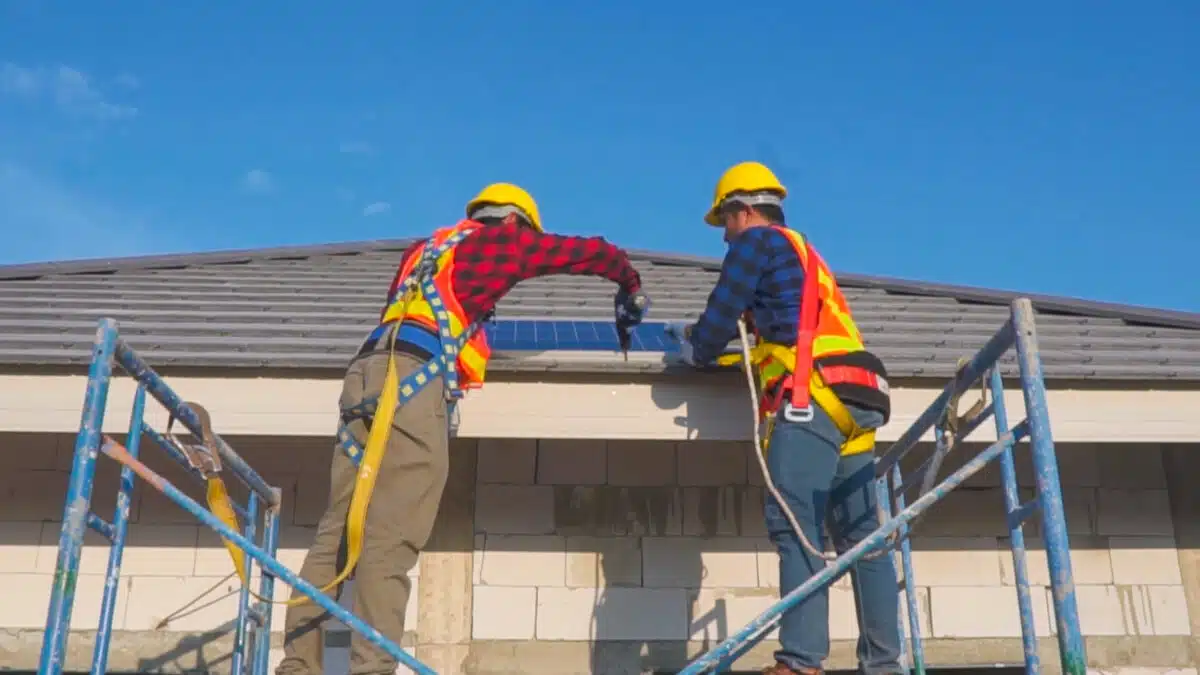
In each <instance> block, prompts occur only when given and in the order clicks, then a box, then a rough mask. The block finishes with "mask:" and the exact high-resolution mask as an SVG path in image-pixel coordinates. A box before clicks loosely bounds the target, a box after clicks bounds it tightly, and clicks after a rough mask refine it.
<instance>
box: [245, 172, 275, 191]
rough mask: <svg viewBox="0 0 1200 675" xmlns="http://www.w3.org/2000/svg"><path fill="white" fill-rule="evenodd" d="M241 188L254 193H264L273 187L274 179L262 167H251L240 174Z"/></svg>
mask: <svg viewBox="0 0 1200 675" xmlns="http://www.w3.org/2000/svg"><path fill="white" fill-rule="evenodd" d="M242 189H244V190H246V191H247V192H252V193H254V194H266V193H268V192H272V191H273V190H274V189H275V179H274V178H273V177H272V176H271V174H269V173H267V172H266V171H263V170H262V169H251V170H249V171H247V172H246V175H245V176H242Z"/></svg>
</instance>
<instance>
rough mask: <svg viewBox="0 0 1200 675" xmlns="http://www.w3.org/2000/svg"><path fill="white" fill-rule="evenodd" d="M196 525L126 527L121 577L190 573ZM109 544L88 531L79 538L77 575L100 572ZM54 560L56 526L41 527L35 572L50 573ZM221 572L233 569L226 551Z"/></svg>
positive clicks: (194, 565) (185, 574) (55, 552)
mask: <svg viewBox="0 0 1200 675" xmlns="http://www.w3.org/2000/svg"><path fill="white" fill-rule="evenodd" d="M199 536H200V526H199V525H142V524H140V523H134V524H131V525H130V526H129V529H128V531H127V533H126V538H125V553H124V554H123V555H122V557H121V575H122V576H190V575H192V574H193V573H194V571H195V567H196V546H197V543H198V541H199ZM111 551H112V546H111V545H109V543H108V540H106V539H104V538H103V537H101V536H100V535H98V534H96V533H94V532H92V531H90V530H89V531H88V532H87V534H85V535H84V538H83V554H82V556H81V557H80V562H79V573H80V574H104V573H105V570H106V569H107V568H108V556H109V553H110V552H111ZM57 559H58V526H57V525H55V526H51V527H46V528H43V530H42V546H41V548H40V549H39V552H38V564H37V568H38V572H42V573H46V574H52V573H53V572H54V567H55V564H56V562H57ZM225 560H226V564H227V565H228V566H227V567H226V568H225V571H224V572H222V574H228V573H230V572H232V571H233V566H232V562H230V560H229V556H228V554H226V557H225Z"/></svg>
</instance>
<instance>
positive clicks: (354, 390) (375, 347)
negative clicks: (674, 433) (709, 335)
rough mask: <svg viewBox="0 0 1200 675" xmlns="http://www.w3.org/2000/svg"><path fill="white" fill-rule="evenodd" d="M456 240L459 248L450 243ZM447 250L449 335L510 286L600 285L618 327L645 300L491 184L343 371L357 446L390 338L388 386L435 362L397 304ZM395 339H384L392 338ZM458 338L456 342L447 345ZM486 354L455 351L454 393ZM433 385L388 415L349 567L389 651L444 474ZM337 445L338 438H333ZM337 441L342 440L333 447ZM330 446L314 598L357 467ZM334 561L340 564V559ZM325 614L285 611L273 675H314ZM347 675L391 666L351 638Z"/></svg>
mask: <svg viewBox="0 0 1200 675" xmlns="http://www.w3.org/2000/svg"><path fill="white" fill-rule="evenodd" d="M456 238H461V239H460V240H459V241H458V243H456V244H454V243H453V241H454V240H455V239H456ZM438 245H451V248H449V252H448V253H447V254H446V255H444V256H442V257H441V259H440V260H439V261H438V262H437V265H436V270H435V271H434V272H433V276H432V279H433V283H434V284H435V286H436V287H437V291H438V295H439V296H440V298H441V300H442V303H443V305H444V308H445V310H446V312H447V313H448V315H449V316H450V318H451V326H457V327H458V330H459V331H461V330H462V328H464V327H466V326H470V325H472V324H475V323H477V322H481V321H483V320H485V318H486V317H487V316H488V315H489V314H490V313H491V312H492V310H493V309H494V308H495V306H496V303H497V302H499V301H500V299H501V298H503V297H504V295H505V294H506V293H508V292H509V291H510V290H512V288H513V287H514V286H516V285H517V283H519V282H521V281H524V280H526V279H532V278H534V277H541V276H547V275H552V274H573V275H585V276H594V277H602V278H605V279H608V280H610V281H612V282H613V283H615V284H616V285H617V286H618V289H617V293H616V296H615V298H614V310H615V314H616V320H617V322H618V324H620V325H623V326H626V327H628V326H632V325H634V324H636V323H638V322H640V321H641V318H642V316H644V313H645V310H646V308H647V307H648V304H649V302H648V299H647V298H646V296H645V295H644V294H643V293H642V290H641V278H640V277H639V275H638V273H637V270H635V269H634V268H633V265H632V264H630V262H629V257H628V256H627V255H626V254H625V252H624V251H622V250H621V249H619V248H617V247H616V246H613V245H612V244H610V243H608V242H606V241H605V240H604V239H603V238H601V237H572V236H562V235H555V234H548V233H546V232H545V231H544V230H543V229H542V221H541V216H540V214H539V212H538V208H537V204H536V203H535V202H534V200H533V198H532V197H531V196H530V195H529V194H528V193H527V192H526V191H525V190H523V189H521V188H520V187H517V186H515V185H510V184H507V183H498V184H494V185H490V186H488V187H486V188H484V190H483V191H482V192H480V193H479V195H478V196H476V197H475V198H474V199H472V200H471V201H470V202H469V203H468V204H467V207H466V218H465V219H464V220H462V221H460V222H459V223H457V224H456V225H453V226H450V227H447V228H443V229H441V230H438V231H437V232H436V233H435V234H434V236H433V237H431V238H430V239H428V240H426V241H423V242H418V243H417V244H415V245H413V246H412V247H411V248H409V250H408V251H406V252H405V254H404V256H403V257H402V259H401V262H400V267H399V269H398V271H397V273H396V276H395V278H394V279H393V281H392V285H391V288H390V289H389V291H388V296H387V301H386V303H385V305H384V307H383V310H382V311H381V313H380V322H379V325H378V326H377V327H376V329H375V330H374V331H373V332H372V333H371V334H370V335H369V336H368V337H367V339H366V340H365V341H364V343H363V345H362V346H361V348H360V349H359V351H358V353H357V355H356V356H355V357H354V359H353V360H352V361H351V363H350V365H349V367H348V369H347V372H346V376H345V380H344V382H343V385H342V394H341V400H340V403H341V407H342V410H343V420H342V421H343V424H344V425H345V426H344V427H343V428H344V429H346V430H348V435H350V436H352V437H353V443H356V444H357V446H356V447H359V448H361V447H363V446H365V445H366V439H367V433H368V430H369V429H370V425H371V421H372V420H371V419H370V417H371V416H370V415H363V416H361V417H359V418H357V419H349V418H348V417H347V414H346V412H345V411H346V410H347V409H351V408H354V407H355V406H359V407H361V405H360V404H361V402H362V401H364V400H367V399H370V398H372V397H377V396H378V395H379V394H380V392H381V391H382V386H383V382H384V377H385V375H386V372H387V366H388V358H389V344H391V342H392V338H393V337H394V340H395V345H394V352H393V353H394V355H395V365H396V370H397V375H398V376H399V378H400V379H401V380H403V379H404V378H406V377H407V376H409V375H410V374H412V373H414V372H417V371H418V370H420V369H421V368H423V367H427V364H428V363H429V362H430V360H431V359H432V358H433V357H434V356H435V355H440V354H441V353H442V343H441V341H440V339H439V329H438V324H437V322H436V320H435V319H436V316H435V315H436V314H437V309H436V308H435V307H434V304H436V303H433V304H431V303H427V302H425V298H424V294H423V293H421V292H419V291H418V292H417V296H416V298H411V297H410V298H409V299H408V300H407V301H406V300H405V298H404V295H405V288H406V287H405V285H404V284H403V282H404V281H405V279H406V278H407V277H409V275H410V274H413V273H414V272H416V271H418V270H419V269H420V266H421V259H422V258H421V254H422V253H423V252H424V251H425V248H426V247H429V246H433V247H435V248H436V247H437V246H438ZM393 334H394V335H393ZM454 337H455V338H460V335H455V336H454ZM489 355H490V352H489V348H488V346H487V342H486V338H485V337H484V332H483V330H482V328H480V329H479V330H478V331H476V332H475V334H474V337H472V338H470V339H469V340H466V341H465V344H463V346H462V348H461V350H460V351H459V352H458V356H457V360H456V366H457V370H458V376H459V378H460V383H459V384H460V386H461V387H463V388H465V389H471V388H475V387H478V386H480V385H481V384H482V383H483V379H484V371H485V368H486V364H487V359H488V356H489ZM443 380H444V378H442V377H441V376H440V375H439V376H436V379H435V380H433V381H431V382H430V383H429V384H428V385H426V386H425V387H424V388H423V389H421V390H420V391H418V392H417V393H416V394H415V395H413V396H412V397H411V398H410V399H408V400H407V401H406V402H404V403H402V404H401V405H400V406H399V407H398V408H397V410H396V413H395V417H394V420H393V423H392V427H393V429H392V433H391V434H390V436H389V437H388V441H387V445H386V448H387V449H386V451H385V453H384V456H383V460H382V462H381V464H380V465H379V467H378V470H377V472H376V482H375V487H374V490H373V491H372V492H371V495H372V498H371V501H370V509H369V510H368V511H367V517H366V524H365V528H364V544H363V547H362V552H361V555H360V558H359V560H358V563H357V566H356V567H355V568H354V579H355V584H354V605H353V611H354V613H355V614H356V615H357V616H359V617H360V618H362V619H363V620H364V621H366V622H367V623H368V624H370V625H372V626H374V627H375V628H376V629H378V630H379V631H380V632H381V633H382V634H383V635H384V636H385V637H387V638H389V639H391V640H392V641H394V642H395V643H396V644H399V643H400V639H401V638H402V637H403V635H404V628H405V626H404V614H405V607H406V605H407V604H408V601H409V594H410V591H411V583H410V581H409V578H408V573H409V570H410V569H412V567H413V566H414V565H416V563H417V555H418V553H419V552H420V551H421V550H422V549H423V548H424V546H425V545H426V543H427V542H428V540H429V536H430V533H431V531H432V529H433V523H434V520H435V518H436V516H437V512H438V506H439V503H440V501H441V497H442V490H443V488H444V487H445V484H446V477H447V473H448V469H449V426H448V417H449V403H448V401H447V397H446V394H445V390H444V388H443V384H444V382H443ZM341 435H342V434H339V436H341ZM339 440H340V439H339ZM344 447H345V446H343V445H342V444H341V443H340V442H339V443H338V444H336V445H335V450H334V453H333V458H332V462H331V477H330V498H329V504H328V507H327V508H326V510H325V514H324V515H323V516H322V518H321V520H320V523H319V524H318V525H317V532H316V536H315V539H314V541H313V544H312V547H311V548H310V549H309V552H308V556H307V557H306V558H305V560H304V565H303V566H302V567H301V569H300V576H301V577H302V578H304V579H305V580H306V581H308V582H309V583H312V584H313V585H315V586H316V587H317V588H325V587H327V586H330V585H331V584H333V583H334V582H335V581H336V580H337V578H338V576H339V568H343V570H344V568H345V567H346V563H345V562H344V556H345V548H346V547H345V530H346V526H347V515H348V511H349V506H350V500H351V497H352V496H353V494H354V490H355V484H356V478H357V477H358V473H359V470H358V467H356V466H355V464H354V462H353V461H352V460H351V459H350V457H349V455H348V454H347V453H346V452H345V451H344ZM340 556H343V557H340ZM325 618H326V617H325V616H324V612H323V610H321V608H320V607H319V606H317V605H315V604H314V603H311V602H306V603H302V604H297V605H293V606H290V607H289V608H288V613H287V619H286V625H285V631H286V635H285V641H284V652H285V656H284V659H283V661H282V662H281V663H280V665H279V667H278V669H277V671H276V673H277V674H278V675H315V674H318V673H321V669H322V656H321V654H322V643H323V637H322V635H321V630H320V623H321V622H322V621H323V620H324V619H325ZM350 659H351V666H350V667H351V672H354V673H358V674H362V675H365V674H368V673H378V674H379V675H383V674H384V673H388V674H390V673H392V672H394V671H395V669H396V666H397V662H396V660H395V659H394V658H393V657H391V656H389V655H388V654H386V653H385V652H384V651H383V650H381V649H379V648H377V647H375V646H373V645H371V644H370V643H369V642H367V640H365V639H363V638H362V637H361V636H359V635H358V634H357V633H356V634H354V635H353V637H352V641H351V655H350Z"/></svg>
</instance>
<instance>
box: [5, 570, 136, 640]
mask: <svg viewBox="0 0 1200 675" xmlns="http://www.w3.org/2000/svg"><path fill="white" fill-rule="evenodd" d="M104 581H105V579H104V577H102V576H92V575H80V576H79V577H78V580H77V582H76V585H75V604H74V609H73V610H72V613H71V629H72V630H73V631H84V630H96V629H97V627H98V626H99V625H100V606H101V603H102V601H103V599H104ZM53 583H54V575H52V574H0V585H2V586H3V587H4V589H5V591H4V602H3V603H0V626H3V627H4V628H7V629H29V630H39V631H40V630H43V629H44V628H45V627H46V611H47V607H48V606H49V604H50V589H51V585H52V584H53ZM128 605H129V580H128V579H121V580H120V581H119V582H118V587H117V606H116V611H115V612H114V614H113V629H114V630H123V629H124V628H125V612H126V610H127V608H128Z"/></svg>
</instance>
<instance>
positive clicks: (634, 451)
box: [608, 440, 676, 487]
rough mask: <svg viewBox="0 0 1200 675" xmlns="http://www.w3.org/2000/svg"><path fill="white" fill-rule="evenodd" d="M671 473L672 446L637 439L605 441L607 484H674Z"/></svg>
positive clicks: (640, 485)
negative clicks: (606, 448)
mask: <svg viewBox="0 0 1200 675" xmlns="http://www.w3.org/2000/svg"><path fill="white" fill-rule="evenodd" d="M675 470H676V469H675V444H674V443H671V442H668V441H641V440H636V441H631V440H623V441H609V442H608V484H609V485H619V486H624V487H647V486H667V485H674V484H675Z"/></svg>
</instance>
